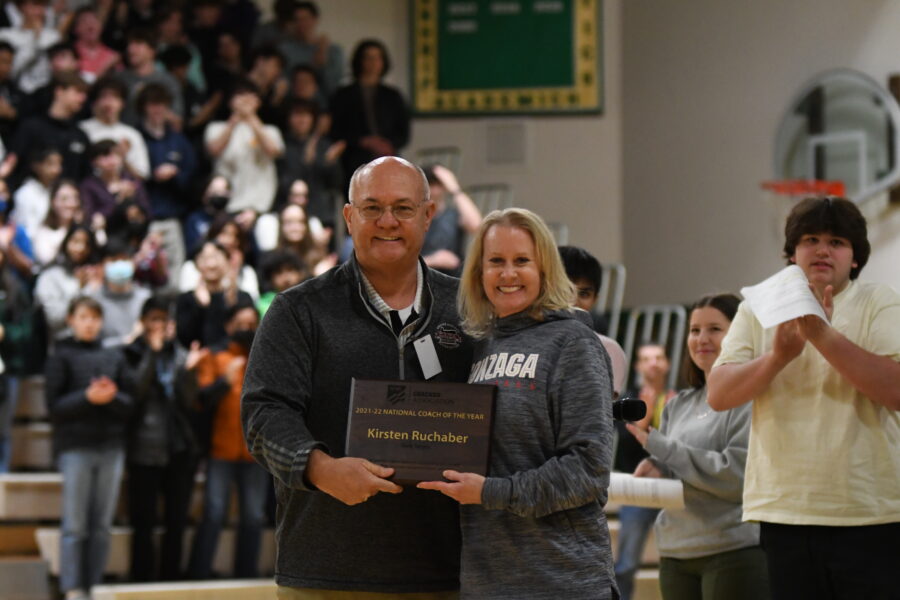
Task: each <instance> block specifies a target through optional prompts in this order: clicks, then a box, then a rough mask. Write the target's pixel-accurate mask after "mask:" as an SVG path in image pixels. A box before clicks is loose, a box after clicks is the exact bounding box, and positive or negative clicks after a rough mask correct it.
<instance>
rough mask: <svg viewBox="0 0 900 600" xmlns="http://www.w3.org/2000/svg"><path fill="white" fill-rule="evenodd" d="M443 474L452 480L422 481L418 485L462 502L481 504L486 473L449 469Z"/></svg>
mask: <svg viewBox="0 0 900 600" xmlns="http://www.w3.org/2000/svg"><path fill="white" fill-rule="evenodd" d="M441 475H443V476H444V477H445V478H446V479H449V480H450V481H449V482H446V481H422V482H420V483H419V484H417V485H416V487H417V488H419V489H422V490H436V491H438V492H440V493H442V494H444V495H445V496H450V497H451V498H453V499H454V500H456V501H457V502H459V503H460V504H481V490H482V489H484V475H479V474H477V473H460V472H458V471H453V470H449V469H448V470H447V471H444V472H443V473H441Z"/></svg>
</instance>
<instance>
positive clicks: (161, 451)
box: [123, 337, 199, 466]
mask: <svg viewBox="0 0 900 600" xmlns="http://www.w3.org/2000/svg"><path fill="white" fill-rule="evenodd" d="M123 352H124V353H125V359H126V361H127V363H128V366H129V368H130V369H131V372H132V377H133V378H134V382H135V389H134V412H133V413H132V418H131V421H130V423H129V434H128V461H129V462H130V463H133V464H139V465H146V466H164V465H166V464H168V463H169V460H170V459H171V458H172V456H173V455H176V454H177V455H183V454H184V453H188V454H189V455H193V454H196V453H197V452H198V450H199V447H198V445H197V442H196V439H195V436H194V430H193V426H192V418H193V416H194V406H195V402H196V398H197V378H196V377H195V375H194V373H193V372H191V371H187V370H186V369H185V368H184V361H185V359H186V353H185V351H184V350H183V349H182V348H180V347H178V346H176V345H175V344H173V343H171V342H170V343H167V344H166V345H165V346H163V348H162V350H160V351H159V352H154V351H153V350H152V349H151V348H150V346H148V345H147V342H146V341H145V340H144V338H143V337H140V338H138V339H136V340H135V341H134V342H132V343H131V344H129V345H128V346H126V347H125V348H124V349H123ZM166 382H168V383H166ZM167 387H168V388H169V389H167Z"/></svg>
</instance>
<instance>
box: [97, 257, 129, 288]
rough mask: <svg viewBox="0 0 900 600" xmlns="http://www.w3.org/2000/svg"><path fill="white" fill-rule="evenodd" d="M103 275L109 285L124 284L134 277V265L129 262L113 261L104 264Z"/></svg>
mask: <svg viewBox="0 0 900 600" xmlns="http://www.w3.org/2000/svg"><path fill="white" fill-rule="evenodd" d="M103 273H104V275H105V276H106V280H107V281H108V282H110V283H126V282H128V281H131V278H132V277H133V276H134V264H133V263H132V262H131V261H130V260H114V261H112V262H108V263H106V266H104V267H103Z"/></svg>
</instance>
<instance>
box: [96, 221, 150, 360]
mask: <svg viewBox="0 0 900 600" xmlns="http://www.w3.org/2000/svg"><path fill="white" fill-rule="evenodd" d="M103 254H104V256H103V286H102V287H100V288H99V289H98V288H92V289H91V290H89V291H88V292H87V293H88V295H89V296H91V297H93V298H96V299H97V301H98V302H99V303H100V305H101V306H102V307H103V312H104V315H105V318H104V320H103V331H102V333H101V338H102V340H103V344H104V345H106V346H122V345H124V344H130V343H131V342H132V341H134V340H135V339H136V338H137V336H138V335H140V324H139V323H138V318H139V316H140V314H141V306H143V305H144V302H145V301H146V300H147V298H149V297H150V295H151V294H150V290H148V289H147V288H145V287H143V286H140V285H138V284H137V283H136V282H135V281H134V260H133V259H132V256H131V251H130V248H129V246H128V242H127V241H125V240H123V239H121V238H118V237H114V238H110V240H109V243H107V244H106V248H104V252H103Z"/></svg>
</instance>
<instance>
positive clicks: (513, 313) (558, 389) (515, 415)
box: [419, 208, 617, 599]
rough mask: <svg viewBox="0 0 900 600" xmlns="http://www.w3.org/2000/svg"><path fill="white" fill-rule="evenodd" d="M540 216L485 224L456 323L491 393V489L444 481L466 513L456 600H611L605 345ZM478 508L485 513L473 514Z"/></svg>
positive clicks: (476, 376)
mask: <svg viewBox="0 0 900 600" xmlns="http://www.w3.org/2000/svg"><path fill="white" fill-rule="evenodd" d="M574 299H575V291H574V287H573V286H572V284H571V283H570V282H569V279H568V277H567V276H566V272H565V269H564V268H563V266H562V262H561V260H560V258H559V253H558V252H557V250H556V246H555V245H554V243H553V237H552V235H551V234H550V231H549V230H548V229H547V226H546V225H545V224H544V222H543V221H542V220H541V218H540V217H538V216H537V215H536V214H534V213H532V212H531V211H528V210H525V209H519V208H510V209H506V210H503V211H494V212H492V213H490V214H489V215H488V216H487V217H486V218H485V220H484V222H483V223H482V225H481V227H480V228H479V230H478V232H477V233H476V235H475V238H474V241H473V242H472V246H471V249H470V250H469V253H468V257H467V259H466V263H465V266H464V268H463V273H462V281H461V283H460V291H459V307H460V316H461V317H462V319H463V327H464V328H465V329H466V331H467V332H468V333H470V334H471V335H473V336H474V337H476V338H477V339H479V340H480V343H479V347H478V349H477V351H476V353H475V362H474V364H473V366H472V370H471V373H470V375H469V383H481V384H491V385H496V386H497V388H498V393H497V401H496V402H497V403H496V408H495V414H494V424H493V432H492V438H491V458H490V468H489V476H488V477H483V476H481V475H478V474H475V473H459V472H457V471H453V470H448V471H444V473H443V475H444V477H445V479H447V480H448V481H430V482H422V483H420V484H419V487H420V488H424V489H432V490H438V491H440V492H442V493H444V494H446V495H447V496H450V497H451V498H453V499H455V500H457V501H458V502H459V503H460V504H461V505H463V506H462V507H461V512H460V523H461V527H462V535H463V550H462V566H461V573H460V586H461V588H460V591H461V596H462V597H463V598H558V597H567V598H574V597H577V598H587V597H590V598H601V599H605V598H616V597H617V595H616V592H615V578H614V576H613V571H612V552H611V550H610V541H609V530H608V528H607V525H606V516H605V514H604V513H603V505H604V504H605V503H606V498H607V487H608V485H609V472H610V467H611V465H612V384H611V375H610V367H609V359H608V357H607V355H606V352H605V351H604V350H603V347H602V345H601V344H600V341H599V340H598V339H597V336H596V335H595V334H594V332H593V330H592V329H591V328H590V327H589V326H588V325H587V324H586V322H579V318H580V317H579V314H580V315H582V317H584V318H585V319H586V318H587V313H584V312H583V311H575V310H573V309H572V303H573V302H574ZM479 505H480V506H479Z"/></svg>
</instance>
